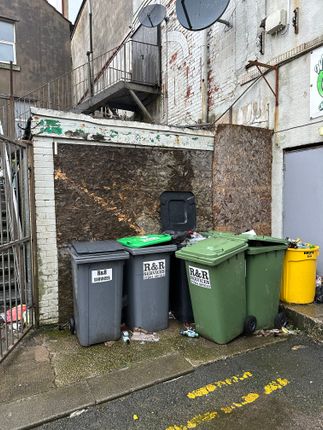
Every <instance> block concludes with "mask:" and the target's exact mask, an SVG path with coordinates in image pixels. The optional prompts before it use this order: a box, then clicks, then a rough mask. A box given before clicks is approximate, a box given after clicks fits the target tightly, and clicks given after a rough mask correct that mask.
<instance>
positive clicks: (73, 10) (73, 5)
mask: <svg viewBox="0 0 323 430" xmlns="http://www.w3.org/2000/svg"><path fill="white" fill-rule="evenodd" d="M48 2H49V3H50V4H51V5H53V6H54V7H56V9H58V10H59V11H60V12H62V0H48ZM81 3H82V0H69V8H68V9H69V10H68V14H69V20H70V21H72V22H73V23H74V21H75V18H76V15H77V12H78V11H79V8H80V6H81Z"/></svg>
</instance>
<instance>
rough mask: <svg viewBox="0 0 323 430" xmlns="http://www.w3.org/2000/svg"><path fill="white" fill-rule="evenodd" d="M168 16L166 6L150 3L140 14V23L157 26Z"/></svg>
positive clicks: (146, 25)
mask: <svg viewBox="0 0 323 430" xmlns="http://www.w3.org/2000/svg"><path fill="white" fill-rule="evenodd" d="M165 17H166V8H165V7H164V6H162V5H161V4H150V5H149V6H146V7H144V8H143V9H142V10H141V11H140V12H139V14H138V19H139V22H140V24H142V25H143V26H144V27H149V28H152V27H157V25H159V24H161V23H162V22H163V20H164V19H165Z"/></svg>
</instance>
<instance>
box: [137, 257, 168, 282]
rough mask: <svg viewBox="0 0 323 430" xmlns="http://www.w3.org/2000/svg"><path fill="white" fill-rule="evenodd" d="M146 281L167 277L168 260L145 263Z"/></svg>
mask: <svg viewBox="0 0 323 430" xmlns="http://www.w3.org/2000/svg"><path fill="white" fill-rule="evenodd" d="M143 273H144V279H156V278H164V277H165V276H166V260H154V261H144V262H143Z"/></svg>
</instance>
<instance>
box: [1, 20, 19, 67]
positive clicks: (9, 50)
mask: <svg viewBox="0 0 323 430" xmlns="http://www.w3.org/2000/svg"><path fill="white" fill-rule="evenodd" d="M15 45H16V34H15V24H13V23H11V22H8V21H2V20H0V63H10V61H12V62H13V63H16V46H15Z"/></svg>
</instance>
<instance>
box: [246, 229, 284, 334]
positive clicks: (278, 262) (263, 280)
mask: <svg viewBox="0 0 323 430" xmlns="http://www.w3.org/2000/svg"><path fill="white" fill-rule="evenodd" d="M241 236H243V237H245V238H246V239H247V240H248V249H247V252H246V262H247V271H246V291H247V313H250V314H252V315H254V316H255V317H256V319H257V330H261V329H271V328H274V327H275V328H278V329H280V328H281V327H283V326H284V325H285V324H286V322H287V320H286V315H285V313H284V312H279V296H280V287H281V277H282V270H283V262H284V256H285V252H286V249H287V241H286V240H284V239H277V238H274V237H269V236H249V235H240V236H239V237H241Z"/></svg>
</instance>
